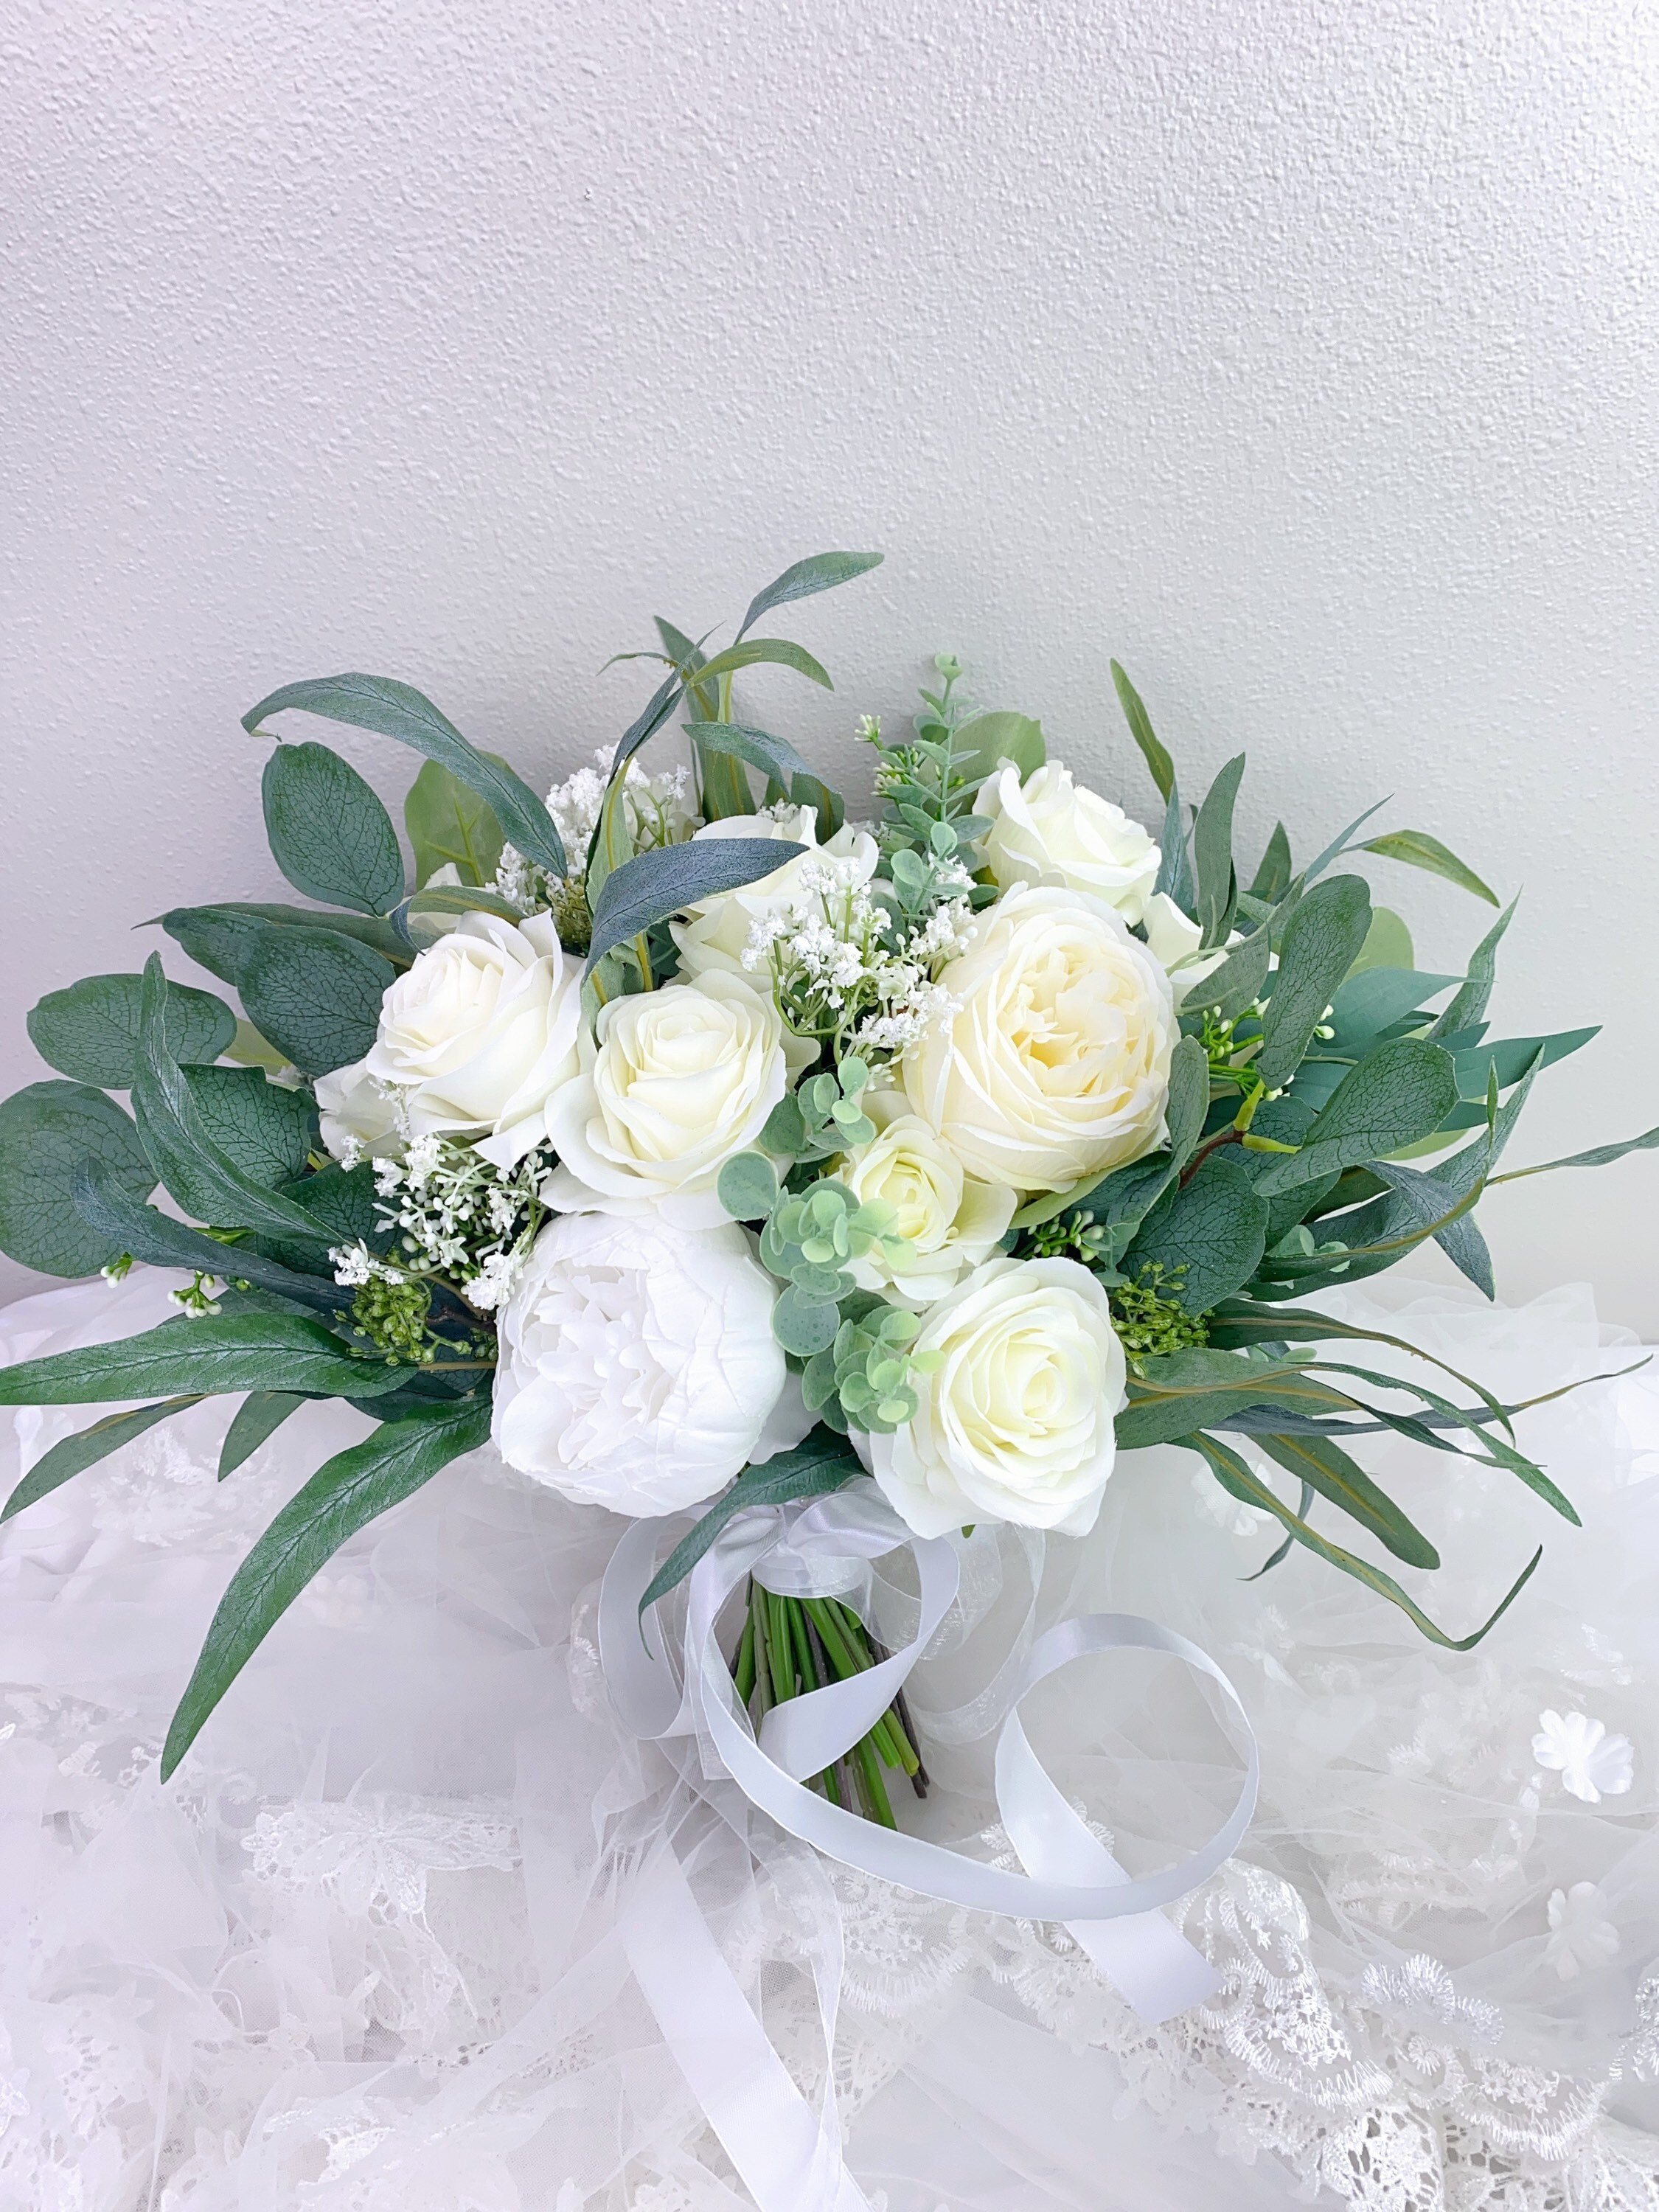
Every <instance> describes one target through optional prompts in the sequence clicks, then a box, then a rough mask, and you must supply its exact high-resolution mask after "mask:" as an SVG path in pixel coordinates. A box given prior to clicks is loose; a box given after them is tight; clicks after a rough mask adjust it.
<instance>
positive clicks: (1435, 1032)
mask: <svg viewBox="0 0 1659 2212" xmlns="http://www.w3.org/2000/svg"><path fill="white" fill-rule="evenodd" d="M1518 904H1519V901H1518V900H1516V899H1511V900H1510V902H1509V904H1508V905H1507V906H1506V907H1505V908H1504V911H1503V912H1502V914H1500V915H1498V919H1497V921H1495V922H1493V924H1492V927H1491V928H1490V929H1489V930H1488V931H1487V932H1486V935H1485V936H1484V937H1483V938H1482V939H1481V940H1480V944H1479V945H1476V946H1475V948H1474V951H1473V952H1472V953H1471V954H1470V955H1469V972H1468V977H1467V978H1466V980H1465V981H1464V982H1463V984H1462V987H1461V988H1460V990H1459V991H1458V993H1457V995H1456V997H1455V999H1453V1000H1452V1001H1451V1003H1450V1005H1449V1006H1448V1007H1447V1008H1446V1011H1445V1012H1444V1013H1443V1014H1442V1015H1441V1017H1440V1018H1439V1020H1438V1021H1437V1022H1436V1024H1435V1025H1434V1027H1433V1028H1432V1029H1431V1030H1430V1031H1429V1035H1430V1036H1431V1037H1432V1038H1433V1039H1434V1041H1435V1042H1436V1043H1437V1044H1439V1043H1441V1042H1443V1040H1444V1039H1445V1038H1447V1037H1452V1036H1459V1035H1461V1033H1462V1031H1463V1030H1467V1029H1468V1028H1470V1027H1471V1026H1472V1025H1473V1024H1474V1023H1476V1022H1478V1021H1479V1020H1480V1018H1481V1016H1482V1015H1483V1014H1484V1013H1485V1012H1486V1006H1487V1003H1488V1001H1489V1000H1491V997H1492V984H1493V981H1495V980H1496V977H1497V974H1498V946H1499V945H1501V944H1502V943H1503V941H1504V931H1505V930H1506V929H1507V928H1508V927H1509V926H1510V922H1511V921H1513V920H1514V917H1515V909H1516V906H1517V905H1518Z"/></svg>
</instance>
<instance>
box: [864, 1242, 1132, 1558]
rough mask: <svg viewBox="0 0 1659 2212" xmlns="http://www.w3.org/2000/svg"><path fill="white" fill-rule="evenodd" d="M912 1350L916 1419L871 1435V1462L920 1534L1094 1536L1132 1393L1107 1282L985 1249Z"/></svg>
mask: <svg viewBox="0 0 1659 2212" xmlns="http://www.w3.org/2000/svg"><path fill="white" fill-rule="evenodd" d="M913 1350H914V1351H915V1352H919V1353H927V1352H936V1353H937V1354H939V1360H938V1363H937V1364H935V1365H934V1366H933V1371H932V1372H931V1373H928V1372H922V1373H918V1374H916V1375H915V1377H914V1382H913V1387H914V1388H915V1390H916V1391H917V1393H918V1395H919V1396H920V1398H921V1405H920V1407H918V1409H917V1412H916V1414H915V1419H913V1420H912V1421H911V1422H910V1423H909V1424H908V1426H907V1427H904V1428H902V1429H897V1430H895V1431H894V1432H893V1433H892V1435H890V1436H872V1437H870V1438H869V1440H868V1441H869V1450H870V1462H871V1472H872V1474H873V1475H874V1476H875V1478H876V1481H877V1483H878V1485H879V1486H880V1488H881V1492H882V1494H883V1496H884V1498H886V1499H887V1502H888V1504H890V1505H891V1507H892V1508H893V1510H894V1511H895V1512H896V1513H897V1514H899V1515H900V1516H902V1518H903V1520H904V1522H906V1524H907V1525H908V1527H909V1528H914V1529H915V1532H916V1534H918V1535H919V1536H942V1535H944V1534H945V1533H946V1532H947V1530H949V1529H951V1528H963V1527H964V1526H966V1525H967V1524H968V1523H969V1522H978V1521H1013V1522H1018V1523H1019V1524H1020V1525H1021V1526H1022V1527H1024V1528H1058V1529H1060V1530H1062V1531H1063V1532H1064V1533H1065V1534H1066V1535H1069V1536H1080V1535H1084V1534H1086V1533H1087V1532H1088V1530H1089V1529H1091V1528H1093V1526H1094V1523H1095V1516H1096V1515H1097V1513H1098V1512H1099V1510H1100V1500H1101V1496H1102V1493H1103V1492H1104V1490H1105V1487H1106V1482H1107V1479H1108V1477H1109V1475H1110V1474H1111V1472H1112V1462H1113V1460H1114V1458H1115V1455H1116V1449H1117V1445H1116V1438H1115V1435H1114V1433H1113V1428H1112V1416H1113V1414H1114V1413H1115V1412H1116V1411H1117V1409H1118V1407H1120V1406H1121V1404H1122V1403H1123V1398H1124V1372H1125V1370H1124V1361H1123V1347H1122V1346H1121V1344H1120V1343H1119V1342H1118V1340H1117V1337H1116V1334H1115V1332H1114V1330H1113V1328H1112V1317H1111V1310H1110V1308H1109V1306H1108V1304H1107V1303H1106V1293H1105V1291H1103V1290H1102V1288H1101V1286H1100V1285H1099V1284H1098V1283H1097V1281H1096V1279H1095V1278H1094V1277H1093V1276H1092V1275H1091V1273H1089V1270H1088V1269H1087V1268H1086V1267H1080V1266H1079V1264H1078V1262H1077V1261H1075V1260H1006V1259H999V1260H987V1261H986V1263H985V1264H984V1266H983V1267H979V1268H976V1269H975V1272H974V1273H972V1274H971V1275H969V1278H968V1279H967V1280H966V1281H965V1282H964V1283H963V1284H961V1285H959V1286H958V1287H957V1289H956V1290H954V1291H951V1294H950V1296H949V1297H945V1298H942V1299H941V1300H940V1302H939V1304H938V1305H936V1306H935V1307H934V1308H933V1311H932V1312H931V1313H930V1314H929V1315H928V1316H927V1319H926V1320H925V1321H924V1322H923V1323H922V1325H921V1330H920V1332H919V1333H918V1334H917V1337H916V1340H915V1346H914V1347H913Z"/></svg>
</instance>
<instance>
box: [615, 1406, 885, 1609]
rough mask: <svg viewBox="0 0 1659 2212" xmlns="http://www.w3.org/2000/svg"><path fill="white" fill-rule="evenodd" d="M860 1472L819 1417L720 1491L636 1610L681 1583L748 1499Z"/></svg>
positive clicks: (802, 1493)
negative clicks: (797, 1438)
mask: <svg viewBox="0 0 1659 2212" xmlns="http://www.w3.org/2000/svg"><path fill="white" fill-rule="evenodd" d="M863 1473H864V1469H863V1468H862V1467H861V1466H860V1462H859V1457H858V1454H857V1453H856V1452H855V1451H854V1449H853V1447H852V1445H851V1444H850V1443H848V1440H847V1438H846V1437H842V1436H837V1435H836V1431H834V1430H833V1429H829V1428H826V1427H824V1426H823V1424H822V1423H820V1424H819V1425H818V1426H817V1428H815V1429H814V1430H813V1431H811V1434H810V1435H809V1436H808V1437H806V1438H805V1442H804V1443H799V1444H797V1445H796V1446H795V1447H794V1449H793V1450H791V1451H783V1452H779V1453H778V1454H777V1455H776V1456H775V1458H772V1459H769V1460H763V1461H762V1462H761V1463H760V1465H759V1466H758V1467H746V1468H744V1471H743V1473H742V1474H740V1475H739V1476H738V1479H737V1480H736V1481H735V1482H734V1483H733V1484H732V1487H731V1488H730V1489H729V1490H726V1491H722V1492H721V1493H720V1496H719V1497H718V1498H716V1499H715V1500H714V1504H712V1505H711V1506H710V1507H709V1509H708V1511H707V1512H706V1513H705V1514H704V1515H703V1516H702V1519H701V1520H700V1521H699V1522H697V1524H696V1528H693V1529H692V1531H691V1533H690V1535H688V1536H686V1537H684V1538H683V1539H682V1541H680V1542H679V1543H678V1544H677V1545H676V1546H675V1547H674V1548H673V1550H672V1551H671V1553H669V1555H668V1557H667V1558H666V1559H665V1560H664V1561H663V1563H662V1565H661V1566H660V1567H659V1569H658V1570H657V1571H656V1573H655V1574H654V1575H653V1577H652V1578H651V1581H650V1582H649V1583H647V1586H646V1592H645V1595H644V1596H643V1597H642V1598H641V1600H640V1611H641V1613H643V1612H644V1611H645V1610H646V1608H647V1607H648V1606H653V1605H655V1604H656V1602H657V1601H658V1600H659V1598H664V1597H666V1596H667V1595H668V1593H669V1591H670V1590H671V1589H674V1588H675V1587H676V1586H677V1584H678V1583H683V1582H684V1580H685V1577H687V1576H688V1575H689V1574H690V1571H691V1570H692V1568H693V1567H695V1566H696V1564H697V1561H698V1560H699V1559H702V1555H703V1553H705V1552H706V1551H707V1550H708V1547H709V1546H710V1545H711V1544H712V1543H713V1542H714V1539H715V1537H716V1536H718V1535H719V1534H720V1530H721V1529H722V1528H724V1527H725V1526H726V1522H728V1521H730V1520H731V1519H732V1516H733V1515H734V1514H738V1513H741V1512H743V1511H744V1510H746V1509H747V1508H748V1507H750V1506H751V1505H787V1504H793V1501H794V1500H795V1499H797V1498H822V1497H824V1496H826V1495H827V1494H828V1493H829V1492H830V1491H832V1490H842V1489H845V1487H846V1486H847V1485H848V1483H849V1482H856V1481H857V1480H859V1478H860V1475H862V1474H863Z"/></svg>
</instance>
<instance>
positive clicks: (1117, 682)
mask: <svg viewBox="0 0 1659 2212" xmlns="http://www.w3.org/2000/svg"><path fill="white" fill-rule="evenodd" d="M1112 683H1113V684H1114V686H1115V689H1116V691H1117V700H1118V704H1119V706H1120V707H1121V708H1122V709H1123V719H1124V720H1125V721H1126V722H1127V724H1128V725H1129V735H1130V736H1131V737H1132V738H1133V739H1134V741H1135V743H1136V744H1138V745H1139V748H1140V757H1141V758H1142V760H1144V761H1145V762H1146V765H1147V767H1148V768H1149V769H1151V770H1152V781H1153V782H1154V783H1155V784H1156V785H1157V786H1158V797H1159V798H1160V799H1162V800H1163V801H1164V805H1166V806H1167V805H1169V804H1170V800H1171V799H1173V798H1174V796H1175V787H1176V772H1175V763H1174V762H1173V761H1172V760H1171V759H1170V756H1169V754H1168V753H1167V752H1166V751H1165V750H1164V747H1163V746H1162V745H1161V744H1159V743H1158V737H1157V734H1156V732H1154V731H1153V728H1152V716H1151V715H1150V714H1148V713H1147V712H1146V706H1145V704H1144V703H1143V702H1142V699H1141V696H1140V694H1139V691H1137V690H1135V687H1134V685H1133V684H1131V683H1130V681H1129V679H1128V678H1127V676H1126V675H1125V674H1124V672H1123V670H1122V669H1121V667H1120V666H1119V665H1118V663H1117V662H1116V661H1114V662H1113V663H1112Z"/></svg>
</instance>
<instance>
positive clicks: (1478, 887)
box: [1359, 829, 1503, 906]
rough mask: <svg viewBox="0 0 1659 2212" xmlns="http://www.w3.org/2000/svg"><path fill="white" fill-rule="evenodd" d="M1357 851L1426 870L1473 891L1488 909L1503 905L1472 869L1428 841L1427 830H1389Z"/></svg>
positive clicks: (1432, 839) (1436, 841)
mask: <svg viewBox="0 0 1659 2212" xmlns="http://www.w3.org/2000/svg"><path fill="white" fill-rule="evenodd" d="M1359 849H1360V851H1361V852H1362V853H1380V854H1382V855H1383V858H1384V859H1385V860H1403V861H1404V862H1405V863H1406V865H1407V867H1412V868H1425V869H1426V870H1427V871H1428V872H1429V873H1430V874H1431V876H1443V877H1444V878H1445V880H1446V881H1447V882H1448V883H1449V884H1456V885H1457V887H1458V889H1459V890H1465V891H1473V892H1474V896H1476V898H1483V899H1485V900H1486V903H1487V905H1488V906H1501V905H1502V903H1503V902H1502V900H1501V899H1500V898H1499V897H1498V894H1497V892H1496V891H1495V890H1492V888H1491V887H1490V886H1489V885H1488V884H1483V883H1482V882H1481V880H1480V877H1479V876H1477V875H1476V874H1475V872H1474V869H1473V868H1471V867H1470V866H1468V864H1467V863H1466V862H1465V861H1462V860H1459V859H1458V857H1457V855H1456V854H1455V853H1454V852H1452V851H1451V850H1450V848H1449V847H1447V846H1445V845H1443V844H1442V843H1441V842H1440V840H1439V839H1438V838H1437V837H1431V836H1430V835H1429V833H1428V831H1427V830H1426V829H1390V830H1389V831H1388V832H1387V833H1386V834H1385V835H1384V836H1381V837H1372V838H1370V840H1369V841H1368V842H1366V843H1365V844H1364V845H1362V846H1361V847H1360V848H1359Z"/></svg>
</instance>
